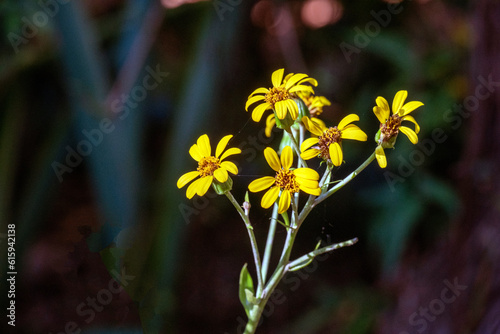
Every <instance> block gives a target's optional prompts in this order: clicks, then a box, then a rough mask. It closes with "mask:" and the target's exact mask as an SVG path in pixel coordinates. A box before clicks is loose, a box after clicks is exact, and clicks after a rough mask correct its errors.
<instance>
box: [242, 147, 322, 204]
mask: <svg viewBox="0 0 500 334" xmlns="http://www.w3.org/2000/svg"><path fill="white" fill-rule="evenodd" d="M264 157H265V158H266V161H267V163H268V164H269V166H271V168H272V169H273V170H274V171H275V172H276V175H275V176H274V177H273V176H264V177H261V178H259V179H257V180H254V181H252V182H251V183H250V184H249V185H248V189H249V190H250V191H251V192H259V191H262V190H265V189H267V188H270V189H269V190H268V191H267V192H266V193H265V194H264V196H262V200H261V206H262V207H263V208H264V209H267V208H269V207H270V206H271V205H273V204H274V203H275V202H276V200H277V199H278V198H279V202H278V213H283V212H285V211H286V210H288V208H289V207H290V203H291V198H292V196H293V194H295V193H298V192H299V191H300V190H302V191H303V192H305V193H307V194H310V195H315V196H319V195H320V193H321V189H320V188H319V185H318V180H319V174H318V172H316V171H315V170H314V169H311V168H296V169H291V167H292V164H293V152H292V148H291V147H290V146H285V147H284V148H283V151H282V152H281V158H280V157H278V154H277V153H276V151H275V150H273V149H272V148H270V147H267V148H266V149H265V150H264Z"/></svg>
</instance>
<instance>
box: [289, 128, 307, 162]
mask: <svg viewBox="0 0 500 334" xmlns="http://www.w3.org/2000/svg"><path fill="white" fill-rule="evenodd" d="M287 132H288V134H289V135H290V138H291V143H292V146H293V149H294V151H295V153H296V154H297V156H298V157H299V164H298V166H297V167H301V166H302V167H307V163H306V162H305V160H304V159H302V158H301V157H300V147H299V144H297V139H296V138H295V136H294V134H293V131H292V130H291V129H288V130H287Z"/></svg>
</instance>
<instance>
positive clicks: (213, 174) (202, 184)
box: [177, 135, 241, 199]
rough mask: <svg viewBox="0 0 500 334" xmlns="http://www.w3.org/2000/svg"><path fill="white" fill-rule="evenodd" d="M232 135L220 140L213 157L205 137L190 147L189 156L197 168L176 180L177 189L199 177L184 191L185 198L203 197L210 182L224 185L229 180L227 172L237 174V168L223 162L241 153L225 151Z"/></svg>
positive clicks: (235, 150) (238, 151)
mask: <svg viewBox="0 0 500 334" xmlns="http://www.w3.org/2000/svg"><path fill="white" fill-rule="evenodd" d="M232 137H233V136H232V135H227V136H225V137H224V138H222V139H221V140H220V141H219V143H218V144H217V148H216V149H215V155H214V156H213V155H212V149H211V147H210V140H209V139H208V136H207V135H202V136H200V138H198V140H197V142H196V144H194V145H193V146H191V148H190V149H189V154H190V155H191V157H192V158H193V159H194V160H196V161H197V162H198V168H197V169H196V170H195V171H192V172H188V173H186V174H184V175H182V176H181V177H180V178H179V180H177V188H179V189H180V188H182V187H184V186H185V185H186V184H188V183H189V182H191V181H192V180H194V179H196V178H197V177H199V179H197V180H195V181H194V182H193V183H191V184H190V185H189V187H188V188H187V190H186V197H187V198H189V199H191V198H193V196H194V195H195V194H197V195H198V196H203V195H205V193H206V192H207V190H208V188H210V185H211V184H212V182H218V183H219V184H224V183H226V182H227V181H228V180H230V178H229V174H228V172H230V173H232V174H235V175H236V174H238V168H237V167H236V165H235V164H234V163H232V162H230V161H224V159H226V158H227V157H228V156H230V155H233V154H239V153H241V150H240V149H239V148H236V147H232V148H229V149H227V150H226V146H227V143H228V142H229V140H230V139H231V138H232Z"/></svg>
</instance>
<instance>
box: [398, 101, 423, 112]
mask: <svg viewBox="0 0 500 334" xmlns="http://www.w3.org/2000/svg"><path fill="white" fill-rule="evenodd" d="M423 105H424V104H423V103H422V102H420V101H411V102H408V103H406V104H405V105H404V106H403V107H402V108H401V110H400V111H399V116H405V115H408V114H409V113H411V112H412V111H413V110H415V109H417V108H418V107H421V106H423Z"/></svg>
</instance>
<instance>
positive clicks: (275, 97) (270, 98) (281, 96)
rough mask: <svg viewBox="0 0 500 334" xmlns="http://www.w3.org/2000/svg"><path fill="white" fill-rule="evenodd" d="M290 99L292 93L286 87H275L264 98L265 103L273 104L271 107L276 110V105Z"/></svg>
mask: <svg viewBox="0 0 500 334" xmlns="http://www.w3.org/2000/svg"><path fill="white" fill-rule="evenodd" d="M289 98H290V93H288V91H287V90H286V89H285V87H283V86H282V87H273V88H271V89H269V92H267V93H266V95H265V97H264V101H266V102H267V103H270V104H271V107H272V108H273V109H274V104H275V103H277V102H280V101H285V100H288V99H289Z"/></svg>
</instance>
